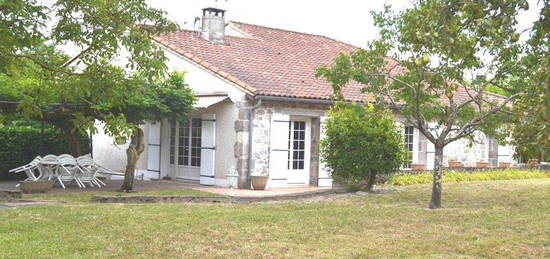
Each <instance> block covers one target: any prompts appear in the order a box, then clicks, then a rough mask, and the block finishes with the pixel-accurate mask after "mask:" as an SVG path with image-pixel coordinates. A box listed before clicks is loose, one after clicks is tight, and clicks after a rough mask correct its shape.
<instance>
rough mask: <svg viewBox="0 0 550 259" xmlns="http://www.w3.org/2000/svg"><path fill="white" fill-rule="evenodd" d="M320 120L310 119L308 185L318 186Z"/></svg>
mask: <svg viewBox="0 0 550 259" xmlns="http://www.w3.org/2000/svg"><path fill="white" fill-rule="evenodd" d="M320 129H321V120H320V119H319V118H315V117H313V118H311V149H310V150H311V151H310V162H309V185H311V186H318V185H319V157H320V155H319V147H320V146H319V144H320V143H319V139H320V138H321V130H320Z"/></svg>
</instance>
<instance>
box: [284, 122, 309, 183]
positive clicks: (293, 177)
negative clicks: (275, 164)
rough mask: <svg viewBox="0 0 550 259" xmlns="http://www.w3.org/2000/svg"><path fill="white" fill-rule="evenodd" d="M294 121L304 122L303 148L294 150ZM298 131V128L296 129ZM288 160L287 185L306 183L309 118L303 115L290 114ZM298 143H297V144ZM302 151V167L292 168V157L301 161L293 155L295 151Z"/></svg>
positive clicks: (307, 181) (307, 176)
mask: <svg viewBox="0 0 550 259" xmlns="http://www.w3.org/2000/svg"><path fill="white" fill-rule="evenodd" d="M295 122H304V124H305V125H304V126H305V128H304V140H303V142H304V148H303V150H301V149H300V150H298V151H296V152H294V151H295V149H294V145H295V143H294V135H295V128H294V127H295ZM298 131H300V130H298ZM288 141H289V160H288V161H287V163H288V167H287V175H288V178H287V179H288V181H287V184H288V185H308V184H309V177H310V171H311V170H310V160H311V118H309V117H303V116H290V128H289V140H288ZM298 145H299V144H298ZM300 151H303V155H304V157H303V168H302V169H292V168H293V166H295V165H293V163H294V162H295V161H293V160H294V159H298V161H296V163H298V166H300V165H299V163H300V162H301V161H300V160H301V159H300V158H299V157H294V156H295V155H297V154H296V153H297V152H298V155H299V152H300Z"/></svg>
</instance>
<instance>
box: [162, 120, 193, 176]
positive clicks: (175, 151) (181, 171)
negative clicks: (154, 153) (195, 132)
mask: <svg viewBox="0 0 550 259" xmlns="http://www.w3.org/2000/svg"><path fill="white" fill-rule="evenodd" d="M193 119H199V120H200V118H191V119H190V122H191V120H193ZM169 123H170V139H172V130H173V129H172V126H173V125H172V123H173V121H171V122H169ZM179 124H180V122H176V125H175V126H176V127H175V143H174V145H170V146H169V152H170V157H169V161H168V162H169V163H170V162H172V158H171V157H172V156H173V163H170V170H171V171H172V172H173V174H174V177H175V178H177V179H185V180H197V181H198V180H199V179H200V163H199V165H198V166H192V165H191V160H192V158H191V152H192V151H191V149H192V144H190V142H191V141H192V129H191V128H188V129H189V132H188V133H187V136H188V137H187V141H186V142H187V144H190V145H189V146H187V145H185V143H184V148H188V150H187V152H188V153H187V154H188V155H187V165H184V164H183V163H182V164H180V154H179V152H180V148H179V147H180V129H181V128H180V127H179ZM200 130H201V128H199V131H200ZM200 148H201V147H200V141H199V143H198V149H199V152H200ZM182 159H185V157H183V158H182Z"/></svg>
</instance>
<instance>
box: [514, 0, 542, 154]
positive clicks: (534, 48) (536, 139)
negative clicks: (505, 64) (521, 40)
mask: <svg viewBox="0 0 550 259" xmlns="http://www.w3.org/2000/svg"><path fill="white" fill-rule="evenodd" d="M541 2H542V4H543V6H542V9H541V10H540V14H539V19H538V20H537V21H536V22H535V24H534V26H533V28H532V31H531V38H530V39H529V41H528V48H529V55H526V56H525V57H524V58H523V59H522V62H523V63H524V64H525V66H526V67H527V68H528V69H527V70H528V71H529V72H530V73H529V74H527V76H528V78H529V79H530V80H529V81H528V82H527V84H526V86H527V87H526V89H527V91H526V92H525V93H524V94H523V95H522V96H521V98H520V100H519V101H518V102H517V103H516V104H515V105H514V110H515V112H516V117H515V122H516V123H515V124H514V127H513V141H512V143H513V144H514V145H515V146H516V147H517V154H519V155H522V156H523V157H525V158H527V159H529V158H539V156H540V155H544V156H546V158H547V159H548V158H549V157H550V37H549V36H548V35H550V1H541Z"/></svg>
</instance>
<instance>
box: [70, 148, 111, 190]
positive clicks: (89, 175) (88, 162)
mask: <svg viewBox="0 0 550 259" xmlns="http://www.w3.org/2000/svg"><path fill="white" fill-rule="evenodd" d="M76 162H77V164H78V166H79V167H80V169H82V174H81V175H80V177H79V179H80V181H81V182H88V183H90V185H92V184H95V185H97V186H98V187H99V188H101V186H102V185H103V186H105V185H106V184H105V183H104V182H102V181H101V180H99V178H97V172H98V170H99V169H98V168H97V166H96V165H95V163H94V160H92V158H91V157H89V156H87V155H84V156H80V157H77V158H76Z"/></svg>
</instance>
